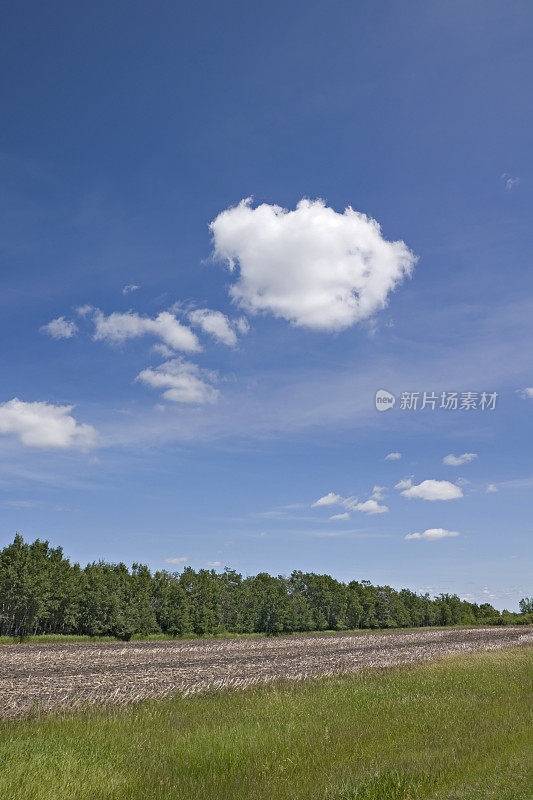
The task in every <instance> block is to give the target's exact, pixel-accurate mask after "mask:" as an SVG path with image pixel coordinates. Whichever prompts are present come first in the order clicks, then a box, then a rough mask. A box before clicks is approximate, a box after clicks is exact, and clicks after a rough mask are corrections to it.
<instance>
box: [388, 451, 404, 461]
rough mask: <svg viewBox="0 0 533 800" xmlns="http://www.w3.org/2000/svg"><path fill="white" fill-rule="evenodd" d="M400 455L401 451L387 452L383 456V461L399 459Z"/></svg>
mask: <svg viewBox="0 0 533 800" xmlns="http://www.w3.org/2000/svg"><path fill="white" fill-rule="evenodd" d="M401 457H402V454H401V453H389V454H388V455H386V456H385V461H399V460H400V458H401Z"/></svg>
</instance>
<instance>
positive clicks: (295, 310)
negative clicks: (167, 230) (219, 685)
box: [210, 198, 416, 331]
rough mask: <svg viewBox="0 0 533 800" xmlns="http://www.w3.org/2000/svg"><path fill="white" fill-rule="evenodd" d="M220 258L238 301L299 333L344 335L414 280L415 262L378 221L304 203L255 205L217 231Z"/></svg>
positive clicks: (240, 209) (228, 217)
mask: <svg viewBox="0 0 533 800" xmlns="http://www.w3.org/2000/svg"><path fill="white" fill-rule="evenodd" d="M210 230H211V232H212V234H213V242H214V255H215V257H216V258H219V259H222V260H224V261H226V262H227V264H228V265H229V268H230V270H231V271H232V272H235V271H236V270H237V265H238V273H237V279H236V282H235V283H234V284H233V285H232V286H231V288H230V294H231V296H232V298H233V299H234V300H235V301H236V302H238V303H239V304H240V305H241V306H242V307H243V308H245V309H247V310H248V311H250V312H252V313H258V312H270V313H271V314H273V315H274V316H276V317H281V318H283V319H286V320H288V321H289V322H290V323H292V324H293V325H296V326H301V327H308V328H314V329H317V330H325V331H340V330H343V329H345V328H349V327H350V326H352V325H353V324H354V323H356V322H360V321H362V320H366V319H368V318H369V317H371V316H372V315H373V314H374V313H375V312H377V311H379V310H380V309H382V308H384V307H385V306H386V305H387V302H388V298H389V294H390V293H391V292H392V291H394V289H395V288H396V286H397V285H398V284H399V283H401V282H402V281H403V280H404V279H405V278H406V277H408V276H409V275H411V273H412V270H413V267H414V264H415V262H416V257H415V256H414V254H413V253H412V252H411V251H410V250H409V248H408V247H407V246H406V244H405V243H404V242H403V241H397V242H388V241H387V240H386V239H384V238H383V236H382V234H381V228H380V226H379V224H378V223H377V222H376V220H374V219H371V218H370V217H367V216H366V215H365V214H361V213H359V212H357V211H354V210H353V209H352V208H350V207H348V208H346V209H345V211H344V213H343V214H340V213H338V212H336V211H334V210H333V209H332V208H328V207H327V206H326V205H325V203H324V202H323V201H322V200H320V199H319V200H307V199H302V200H300V202H299V203H298V204H297V206H296V209H295V210H294V211H288V210H287V209H284V208H281V207H280V206H277V205H269V204H266V203H264V204H262V205H259V206H257V207H255V208H253V207H252V201H251V199H250V198H248V199H246V200H242V201H241V202H240V203H239V205H237V206H234V207H233V208H228V209H226V210H225V211H222V212H221V213H220V214H219V215H218V216H217V217H216V219H215V220H214V221H213V222H212V223H211V225H210Z"/></svg>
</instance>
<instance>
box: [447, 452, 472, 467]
mask: <svg viewBox="0 0 533 800" xmlns="http://www.w3.org/2000/svg"><path fill="white" fill-rule="evenodd" d="M476 458H477V453H463V454H462V455H460V456H454V454H453V453H450V454H449V455H447V456H444V458H443V459H442V463H443V464H447V465H448V466H449V467H462V466H463V464H469V463H470V462H471V461H474V459H476Z"/></svg>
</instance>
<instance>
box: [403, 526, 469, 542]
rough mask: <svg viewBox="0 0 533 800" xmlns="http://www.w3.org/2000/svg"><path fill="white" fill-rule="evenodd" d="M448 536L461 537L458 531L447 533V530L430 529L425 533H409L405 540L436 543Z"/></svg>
mask: <svg viewBox="0 0 533 800" xmlns="http://www.w3.org/2000/svg"><path fill="white" fill-rule="evenodd" d="M448 536H460V534H459V532H458V531H447V530H445V528H428V529H427V530H426V531H424V532H423V533H407V534H406V535H405V537H404V538H405V539H426V540H427V541H429V542H435V541H437V539H445V538H446V537H448Z"/></svg>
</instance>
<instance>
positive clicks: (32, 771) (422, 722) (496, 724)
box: [0, 647, 533, 800]
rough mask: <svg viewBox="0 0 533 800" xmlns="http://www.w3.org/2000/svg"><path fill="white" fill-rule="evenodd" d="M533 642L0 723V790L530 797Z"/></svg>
mask: <svg viewBox="0 0 533 800" xmlns="http://www.w3.org/2000/svg"><path fill="white" fill-rule="evenodd" d="M532 681H533V649H532V648H531V647H527V648H526V647H524V648H511V649H505V650H498V651H491V652H476V653H470V654H466V655H454V656H446V657H444V658H442V659H438V660H436V661H432V662H426V663H420V664H416V665H410V666H401V667H393V668H390V669H386V670H376V669H374V670H366V671H363V672H361V673H357V674H355V675H350V676H342V677H333V678H324V679H317V680H307V681H303V682H301V683H296V684H287V683H276V684H272V685H269V686H257V687H255V688H252V689H249V690H247V691H240V692H239V691H224V692H211V693H207V694H202V695H196V696H189V697H186V698H182V697H174V698H167V699H164V700H160V701H147V702H143V703H141V704H139V705H135V706H130V707H128V708H125V709H118V708H114V707H109V708H107V709H105V710H99V711H98V710H87V711H77V712H69V713H65V714H62V715H60V714H52V715H43V716H40V717H36V718H33V719H32V718H29V719H25V720H23V721H20V720H10V721H4V722H3V723H1V724H0V763H1V769H0V797H1V798H2V800H4V798H5V800H7V799H8V798H9V800H59V798H61V800H63V798H65V799H66V800H81V799H82V798H83V800H125V799H126V798H128V799H129V800H151V799H152V798H153V799H154V800H155V798H159V799H160V800H163V799H164V800H230V798H231V800H245V799H246V800H441V799H442V798H448V799H449V800H451V799H452V798H453V800H459V799H460V800H481V798H483V799H485V798H493V800H530V798H532V797H533V786H532V781H531V760H530V758H531V756H530V754H531V752H532V748H533V741H532V734H531V731H532V724H531V723H532V721H533V720H532V719H531V716H532V713H531V712H532V693H531V689H532Z"/></svg>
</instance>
